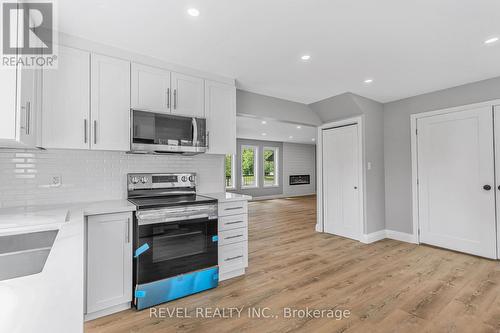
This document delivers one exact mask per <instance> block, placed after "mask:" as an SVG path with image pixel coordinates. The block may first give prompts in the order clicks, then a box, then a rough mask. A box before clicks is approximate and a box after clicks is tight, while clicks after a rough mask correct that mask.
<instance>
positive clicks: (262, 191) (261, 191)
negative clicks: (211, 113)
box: [229, 139, 285, 197]
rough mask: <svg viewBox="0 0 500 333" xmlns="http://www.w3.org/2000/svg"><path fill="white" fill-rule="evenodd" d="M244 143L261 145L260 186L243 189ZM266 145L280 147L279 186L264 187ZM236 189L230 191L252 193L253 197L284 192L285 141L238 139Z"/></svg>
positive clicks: (258, 167) (259, 162) (259, 158)
mask: <svg viewBox="0 0 500 333" xmlns="http://www.w3.org/2000/svg"><path fill="white" fill-rule="evenodd" d="M242 145H251V146H257V147H259V152H258V154H259V157H258V164H257V169H258V174H259V176H258V180H259V187H258V188H250V189H248V188H246V189H242V188H241V158H240V156H241V146H242ZM264 147H278V149H279V157H278V177H279V178H280V179H279V186H277V187H264V177H263V175H264V170H263V169H264V167H263V163H262V152H263V150H264ZM235 160H236V172H235V174H236V190H234V191H229V192H237V193H241V194H247V195H251V196H252V197H261V196H268V195H280V194H283V164H284V163H285V162H284V161H283V143H282V142H274V141H260V140H245V139H238V140H237V146H236V158H235Z"/></svg>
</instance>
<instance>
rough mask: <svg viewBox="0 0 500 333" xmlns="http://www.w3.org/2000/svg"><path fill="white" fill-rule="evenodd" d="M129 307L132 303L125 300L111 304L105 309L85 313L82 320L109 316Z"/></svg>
mask: <svg viewBox="0 0 500 333" xmlns="http://www.w3.org/2000/svg"><path fill="white" fill-rule="evenodd" d="M131 307H132V303H131V302H127V303H123V304H118V305H113V306H112V307H110V308H106V309H103V310H99V311H96V312H92V313H86V314H85V315H84V321H90V320H94V319H97V318H101V317H104V316H109V315H110V314H113V313H117V312H120V311H125V310H128V309H130V308H131Z"/></svg>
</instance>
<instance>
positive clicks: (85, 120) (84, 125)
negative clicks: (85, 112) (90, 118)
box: [83, 119, 88, 143]
mask: <svg viewBox="0 0 500 333" xmlns="http://www.w3.org/2000/svg"><path fill="white" fill-rule="evenodd" d="M87 132H88V131H87V119H83V142H84V143H87V140H88V138H87Z"/></svg>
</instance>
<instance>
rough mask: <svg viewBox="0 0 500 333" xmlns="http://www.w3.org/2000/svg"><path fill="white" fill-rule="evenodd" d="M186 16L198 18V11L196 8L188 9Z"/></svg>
mask: <svg viewBox="0 0 500 333" xmlns="http://www.w3.org/2000/svg"><path fill="white" fill-rule="evenodd" d="M187 12H188V14H189V15H191V16H194V17H197V16H200V11H199V10H198V9H196V8H189V9H188V10H187Z"/></svg>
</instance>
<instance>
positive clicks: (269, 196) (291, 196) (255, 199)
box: [250, 192, 316, 201]
mask: <svg viewBox="0 0 500 333" xmlns="http://www.w3.org/2000/svg"><path fill="white" fill-rule="evenodd" d="M309 195H316V192H314V193H307V194H294V195H288V194H276V195H263V196H260V197H252V200H250V201H261V200H271V199H284V198H295V197H306V196H309Z"/></svg>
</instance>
